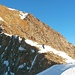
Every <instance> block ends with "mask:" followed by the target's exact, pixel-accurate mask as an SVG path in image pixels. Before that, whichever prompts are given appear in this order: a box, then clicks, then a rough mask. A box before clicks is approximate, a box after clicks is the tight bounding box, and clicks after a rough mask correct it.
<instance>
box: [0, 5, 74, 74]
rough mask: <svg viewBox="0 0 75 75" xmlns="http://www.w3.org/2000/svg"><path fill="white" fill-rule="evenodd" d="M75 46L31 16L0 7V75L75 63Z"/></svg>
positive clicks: (35, 71)
mask: <svg viewBox="0 0 75 75" xmlns="http://www.w3.org/2000/svg"><path fill="white" fill-rule="evenodd" d="M74 59H75V46H74V45H72V44H71V43H69V42H68V41H67V40H66V39H65V38H64V37H63V36H62V35H61V34H60V33H58V32H56V31H55V30H53V29H52V28H50V27H49V26H47V25H46V24H45V23H43V22H41V21H40V20H39V19H37V18H35V17H34V16H33V15H32V14H30V13H26V12H22V11H18V10H15V9H11V8H8V7H6V6H3V5H0V75H35V74H37V73H39V72H41V71H43V70H45V69H47V68H49V67H50V66H53V65H55V64H64V63H72V62H75V60H74Z"/></svg>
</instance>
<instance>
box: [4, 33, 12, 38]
mask: <svg viewBox="0 0 75 75" xmlns="http://www.w3.org/2000/svg"><path fill="white" fill-rule="evenodd" d="M4 34H5V35H7V36H10V37H12V35H10V34H7V33H4Z"/></svg>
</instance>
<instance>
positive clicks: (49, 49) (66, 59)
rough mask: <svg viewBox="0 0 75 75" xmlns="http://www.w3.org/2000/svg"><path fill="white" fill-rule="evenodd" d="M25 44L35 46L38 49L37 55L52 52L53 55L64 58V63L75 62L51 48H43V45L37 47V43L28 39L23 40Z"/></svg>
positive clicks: (65, 54) (45, 46) (63, 53)
mask: <svg viewBox="0 0 75 75" xmlns="http://www.w3.org/2000/svg"><path fill="white" fill-rule="evenodd" d="M25 42H26V43H28V44H30V45H31V46H35V47H37V48H39V51H38V53H46V52H53V53H54V54H56V55H58V56H60V57H62V58H64V59H65V62H66V63H74V62H75V60H74V59H73V58H71V57H70V56H68V54H67V53H65V52H63V51H58V50H56V49H54V48H52V47H51V46H47V45H44V48H43V45H39V44H38V43H37V42H33V41H31V40H28V39H27V40H25Z"/></svg>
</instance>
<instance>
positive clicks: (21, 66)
mask: <svg viewBox="0 0 75 75" xmlns="http://www.w3.org/2000/svg"><path fill="white" fill-rule="evenodd" d="M25 65H26V63H24V64H22V65H20V66H19V67H18V68H23V67H24V66H25Z"/></svg>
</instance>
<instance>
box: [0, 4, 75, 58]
mask: <svg viewBox="0 0 75 75" xmlns="http://www.w3.org/2000/svg"><path fill="white" fill-rule="evenodd" d="M19 14H20V12H19V11H17V10H16V11H12V10H9V9H8V8H7V7H5V6H2V5H0V17H2V18H3V19H4V21H5V23H4V22H1V21H0V25H2V26H3V28H4V32H6V33H9V34H14V35H19V36H20V37H24V38H26V39H31V40H34V41H36V42H39V43H40V44H46V45H50V46H52V47H53V48H55V49H57V50H62V51H65V52H67V53H68V54H69V55H70V56H72V57H73V58H74V57H75V54H74V53H75V47H74V46H73V45H72V44H70V43H69V42H68V41H66V39H65V38H64V37H63V36H62V35H61V34H59V33H58V32H56V31H54V30H53V29H52V28H50V27H48V26H47V25H46V24H44V23H42V22H41V21H40V20H39V19H37V18H35V17H34V16H33V15H31V14H29V15H28V16H27V18H25V19H24V20H21V19H20V16H19Z"/></svg>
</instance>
